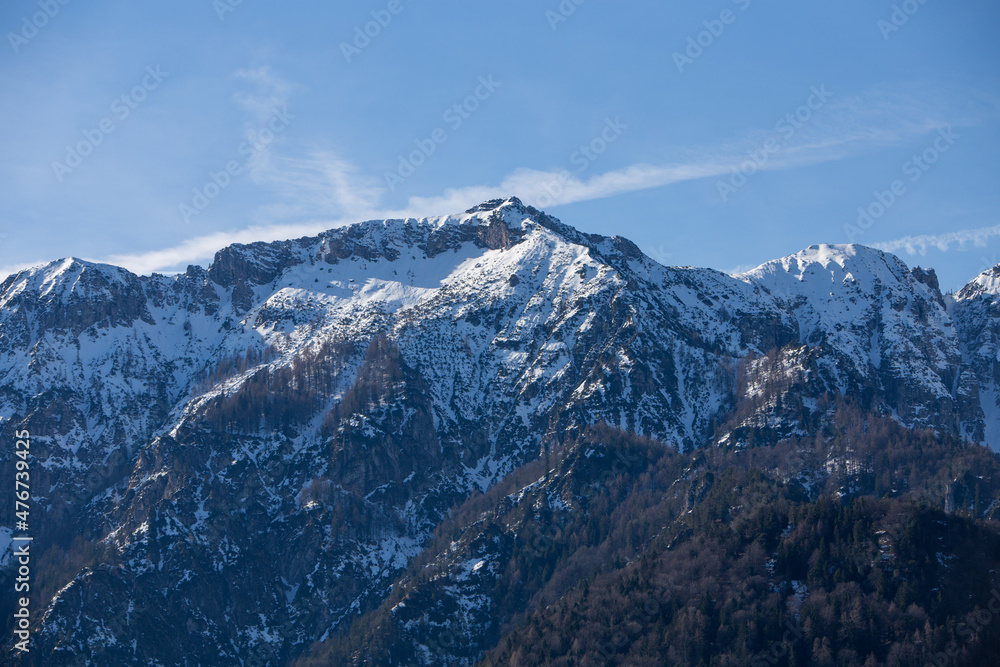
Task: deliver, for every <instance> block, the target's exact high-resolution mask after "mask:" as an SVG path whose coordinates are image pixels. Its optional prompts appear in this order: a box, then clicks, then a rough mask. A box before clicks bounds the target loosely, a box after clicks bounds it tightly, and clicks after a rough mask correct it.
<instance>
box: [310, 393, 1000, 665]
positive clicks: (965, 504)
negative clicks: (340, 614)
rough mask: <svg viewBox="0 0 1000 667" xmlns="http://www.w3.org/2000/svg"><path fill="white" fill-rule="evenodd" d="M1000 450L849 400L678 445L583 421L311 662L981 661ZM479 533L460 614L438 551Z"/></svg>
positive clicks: (466, 547) (490, 496) (997, 544)
mask: <svg viewBox="0 0 1000 667" xmlns="http://www.w3.org/2000/svg"><path fill="white" fill-rule="evenodd" d="M998 465H1000V463H998V459H997V457H996V456H995V455H993V454H991V453H990V452H988V451H987V450H985V449H983V448H981V447H977V446H968V445H964V444H963V443H961V442H960V441H958V440H955V439H952V438H948V437H942V436H938V435H935V434H934V433H932V432H929V431H927V432H923V431H911V430H907V429H905V428H902V427H900V426H899V425H898V424H896V423H895V422H893V421H892V420H891V419H886V418H881V417H877V416H872V415H869V414H866V413H864V412H863V411H862V410H860V409H859V408H857V407H856V406H854V405H851V404H848V403H842V404H840V405H839V406H837V407H836V412H835V417H834V418H833V419H831V420H830V421H829V422H828V423H827V424H826V426H825V427H824V428H823V429H822V430H821V431H820V432H819V433H818V434H817V435H816V436H815V437H813V438H808V439H804V438H803V439H792V440H785V441H781V442H779V443H777V444H776V445H774V446H771V447H758V448H751V449H743V450H734V451H725V450H722V449H712V450H704V451H700V452H697V453H695V454H692V455H683V456H682V455H677V454H675V453H673V451H672V450H671V449H670V448H667V447H664V446H663V445H661V444H659V443H655V442H651V441H648V440H643V439H641V438H637V437H635V436H633V435H631V434H627V433H623V432H620V431H616V430H614V429H610V428H607V427H602V426H598V427H593V428H590V429H588V430H587V431H586V432H585V433H584V434H583V435H582V436H581V437H579V438H578V439H576V440H574V441H573V442H571V443H568V444H566V445H565V446H563V447H561V448H557V449H553V450H552V451H550V452H548V460H539V461H535V462H533V463H531V464H528V465H527V466H524V467H522V468H520V469H518V470H517V471H515V472H514V473H512V475H510V476H509V477H508V478H507V479H505V480H504V481H503V482H501V483H500V484H499V485H498V486H497V487H495V488H493V489H491V490H490V491H489V492H487V493H486V494H481V495H478V496H476V497H473V498H471V499H469V500H468V501H467V502H465V503H463V504H462V505H461V506H459V507H457V508H456V509H455V510H454V511H453V512H452V515H451V517H450V518H449V519H448V520H446V521H445V522H443V523H442V524H441V525H440V526H439V527H438V530H437V531H436V533H435V537H434V539H433V540H432V542H431V543H430V545H429V546H428V547H427V549H426V550H425V551H424V552H423V553H422V554H421V556H419V557H418V558H417V559H415V561H414V562H413V563H412V564H411V567H410V568H409V570H408V571H407V573H406V574H405V575H403V576H402V577H401V578H400V579H398V580H397V583H396V585H395V587H394V590H393V593H392V595H391V596H390V597H389V599H388V600H387V601H386V602H385V604H383V605H382V606H381V607H380V608H379V609H377V610H374V611H372V612H370V613H368V614H366V615H365V616H363V617H360V618H359V619H358V620H357V621H356V622H355V623H354V624H353V625H352V626H351V627H350V628H349V629H348V630H345V631H343V632H341V633H340V634H338V635H336V636H334V637H332V638H331V639H330V640H329V641H328V642H326V643H325V644H322V645H318V646H316V647H314V648H313V650H312V651H311V652H310V653H309V656H308V659H309V660H314V661H318V662H312V663H311V662H303V663H302V664H343V665H362V664H364V665H396V664H423V663H421V662H420V655H419V654H418V653H415V652H414V649H413V646H414V644H423V645H424V646H426V647H428V648H429V649H430V650H431V651H432V654H433V655H435V656H438V657H437V658H435V660H436V662H434V663H433V664H452V663H453V664H463V665H471V664H475V663H477V661H481V662H478V664H481V665H484V666H500V665H505V666H506V665H518V666H527V665H566V666H569V665H580V666H588V665H629V666H632V665H639V666H645V665H649V666H653V665H664V664H669V665H692V666H696V665H706V666H708V665H741V666H742V665H772V664H774V665H782V666H783V667H784V666H787V665H798V666H803V667H805V666H809V667H812V666H814V665H847V666H851V665H856V666H857V667H869V666H871V665H914V666H922V665H924V664H926V663H927V662H932V663H933V662H934V661H936V660H939V659H940V658H941V656H942V655H943V656H944V657H945V658H947V660H948V661H949V662H948V664H954V665H959V664H970V665H978V664H991V663H990V661H989V660H990V656H993V655H997V654H1000V613H997V614H993V613H992V612H990V611H983V610H988V609H989V605H990V604H991V594H993V593H994V592H995V593H996V595H997V596H998V598H997V600H996V601H995V602H992V604H993V605H994V607H995V608H997V609H998V610H1000V576H998V575H997V571H998V570H1000V567H998V566H1000V528H998V525H997V524H996V523H995V522H994V521H992V520H986V519H984V518H983V516H984V513H986V510H989V509H990V508H991V507H994V508H995V504H994V501H996V500H997V499H998V498H1000V489H998V480H1000V476H998V475H997V474H996V473H997V468H998ZM520 490H524V493H525V495H524V496H523V498H522V499H521V500H520V501H519V502H514V501H512V500H511V499H510V498H509V496H511V494H514V497H516V494H517V493H518V492H519V491H520ZM553 498H561V499H562V502H563V503H565V505H566V506H565V507H561V504H556V505H553V503H552V499H553ZM991 512H995V510H991ZM484 545H486V547H484ZM487 547H490V548H492V549H493V550H494V551H496V552H498V553H499V555H500V561H501V565H502V566H501V567H500V568H499V571H498V572H496V574H495V577H494V578H493V579H491V580H490V581H492V584H491V586H492V587H491V589H490V590H489V591H488V593H489V598H490V600H491V605H492V607H491V609H490V611H489V620H487V621H485V622H484V623H483V624H482V625H480V626H476V627H474V628H462V627H457V626H456V625H455V623H454V622H451V621H450V620H449V619H450V618H451V617H449V615H448V613H446V610H447V609H448V606H447V605H448V603H449V600H450V598H449V596H448V595H447V591H446V590H445V589H444V588H442V587H443V586H445V585H446V584H447V582H446V581H445V580H442V579H440V578H439V577H441V575H446V574H447V572H448V569H447V568H448V563H449V562H452V561H450V560H449V558H448V557H446V556H447V555H448V554H452V555H455V554H457V556H455V557H456V558H458V559H462V558H467V557H470V556H475V555H477V554H481V553H484V550H486V551H488V549H487ZM456 549H457V551H456ZM400 602H403V603H405V604H404V605H403V606H401V607H397V605H398V604H399V603H400ZM394 607H397V608H396V609H395V610H393V608H394ZM977 612H978V613H980V616H981V618H980V619H979V621H982V620H984V619H985V618H986V616H989V617H990V623H982V622H978V625H977V624H976V623H977V621H976V616H975V615H976V613H977ZM428 613H429V615H427V614H428ZM969 614H972V617H969V616H968V615H969ZM973 629H975V631H973ZM950 642H951V643H950ZM949 652H950V653H949ZM939 654H940V655H939ZM445 656H451V657H450V658H446V657H445Z"/></svg>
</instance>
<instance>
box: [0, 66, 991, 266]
mask: <svg viewBox="0 0 1000 667" xmlns="http://www.w3.org/2000/svg"><path fill="white" fill-rule="evenodd" d="M236 75H237V77H239V78H241V79H244V80H246V81H247V82H248V83H250V84H252V87H253V88H254V92H252V93H245V94H240V95H238V96H236V98H235V101H236V103H237V104H238V105H240V106H241V107H243V108H244V109H245V110H246V111H247V113H248V114H249V115H250V116H251V117H252V120H248V122H247V130H248V132H250V131H252V130H253V128H255V127H257V126H259V124H260V122H261V120H262V119H265V118H267V116H268V115H269V114H271V113H273V110H274V109H275V108H276V107H279V106H284V105H285V104H286V103H287V100H288V96H289V95H290V93H291V92H292V91H293V90H294V88H295V86H294V84H291V83H288V82H286V81H284V80H283V79H281V78H280V77H279V76H277V75H276V74H275V73H274V72H273V71H271V70H270V69H268V68H258V69H254V70H241V71H239V72H237V74H236ZM833 93H834V95H833V98H832V99H831V100H830V101H829V103H827V104H825V105H824V106H823V108H822V110H821V112H819V113H816V114H815V116H814V117H812V118H810V120H809V122H808V123H805V124H803V125H802V126H801V127H799V128H798V129H797V130H796V132H795V133H794V134H793V136H792V137H791V138H790V139H789V140H787V141H783V142H782V145H781V149H780V151H778V152H776V153H775V154H774V155H772V156H771V157H770V159H768V160H767V161H766V163H764V164H762V165H760V169H759V170H760V171H778V170H787V169H795V168H801V167H805V166H810V165H816V164H822V163H825V162H831V161H837V160H843V159H846V158H849V157H854V156H858V155H863V154H866V153H869V152H873V151H877V150H880V149H883V148H885V147H891V146H895V145H901V144H904V143H906V142H909V141H912V140H914V139H916V138H918V137H921V136H923V135H925V134H928V133H931V132H934V131H936V130H938V129H941V128H944V127H948V126H962V125H970V124H975V123H978V122H979V121H980V120H981V118H982V116H983V115H984V114H987V115H990V114H995V113H996V112H997V110H998V108H1000V105H998V104H997V101H996V100H995V99H993V98H992V97H989V96H987V97H985V98H984V97H982V96H980V97H976V96H975V95H965V94H956V92H955V91H953V90H950V89H946V88H940V89H935V88H933V87H928V86H922V87H918V86H911V87H896V88H893V89H876V90H870V91H867V92H865V93H863V94H859V95H838V94H837V91H836V90H834V91H833ZM955 100H965V101H966V103H963V104H958V103H956V102H955ZM795 111H796V109H795V108H794V107H793V108H790V109H788V113H792V114H794V113H795ZM780 121H781V118H780V117H779V118H776V126H775V127H765V128H759V129H756V130H749V131H746V132H744V133H743V135H742V136H741V137H739V138H738V139H735V140H731V141H729V142H723V143H719V144H717V145H714V146H701V147H693V148H691V147H689V148H684V149H679V150H678V155H679V156H680V157H678V158H677V159H674V160H671V161H667V162H664V163H661V164H648V163H637V164H631V165H627V166H625V167H621V168H617V169H611V170H608V171H604V172H602V173H593V174H592V172H593V169H592V168H591V169H588V170H586V172H585V173H580V172H571V171H569V170H568V169H566V168H553V169H547V170H540V169H534V168H520V169H516V170H514V171H513V172H511V173H509V174H508V175H507V176H505V177H504V178H502V179H501V180H500V181H499V182H498V183H494V184H480V185H470V186H465V187H459V188H447V189H445V190H444V191H443V192H441V193H439V194H436V195H429V196H426V195H417V196H412V197H410V198H408V199H407V200H406V202H405V203H404V204H403V205H401V206H400V205H397V206H387V205H385V204H384V203H383V200H384V199H385V198H386V197H387V195H388V192H387V191H386V188H385V187H384V185H383V184H382V182H381V180H380V179H378V178H377V177H375V176H374V175H370V174H365V173H362V172H361V170H359V169H358V168H357V167H356V166H355V165H353V164H352V163H351V162H350V161H348V160H346V159H344V158H343V157H341V156H339V155H338V154H336V153H335V152H333V151H322V150H315V149H307V148H303V147H301V146H292V145H288V144H282V145H281V146H280V147H279V146H278V145H277V144H274V145H271V146H268V147H267V148H268V150H265V151H262V153H261V155H259V156H258V158H257V159H256V160H255V161H254V164H253V168H252V170H251V177H252V178H253V180H254V182H255V183H256V184H258V185H259V186H261V187H263V188H267V189H268V190H270V191H272V192H273V193H274V198H273V199H274V200H273V201H272V202H271V203H268V204H266V205H263V206H261V207H260V208H259V209H258V211H257V213H256V215H255V217H254V220H255V222H254V224H253V225H251V226H248V227H246V228H242V229H234V230H232V231H226V232H215V233H212V234H207V235H203V236H198V237H194V238H190V239H187V240H185V241H183V242H181V243H179V244H176V245H174V246H171V247H169V248H165V249H158V250H153V251H149V252H141V253H134V254H127V255H112V256H108V257H103V258H100V261H105V262H109V263H115V264H120V265H122V266H125V267H126V268H129V269H130V270H132V271H136V272H138V273H149V272H153V271H169V270H180V269H182V268H183V267H184V266H186V265H187V264H198V263H204V262H206V261H209V260H210V259H211V258H212V256H213V255H214V253H215V251H217V250H218V249H220V248H222V247H224V246H226V245H229V244H231V243H247V242H252V241H270V240H276V239H281V238H291V237H295V236H302V235H310V234H315V233H318V232H320V231H322V230H325V229H330V228H333V227H338V226H342V225H345V224H349V223H352V222H358V221H361V220H366V219H380V218H404V217H430V216H436V215H443V214H448V213H454V212H458V211H463V210H465V209H467V208H469V207H471V206H474V205H476V204H478V203H480V202H482V201H485V200H487V199H493V198H497V197H505V196H509V195H517V196H518V197H520V198H521V199H522V200H524V201H525V202H526V203H531V204H534V205H536V206H539V207H540V208H553V207H558V206H561V205H567V204H574V203H579V202H585V201H591V200H597V199H604V198H608V197H614V196H617V195H622V194H626V193H630V192H637V191H642V190H650V189H654V188H661V187H667V186H670V185H673V184H677V183H681V182H685V181H693V180H697V179H704V178H718V177H727V176H729V175H730V174H732V173H733V172H734V171H736V170H738V169H740V168H741V166H742V165H743V164H744V163H745V161H746V160H747V154H748V151H753V150H754V149H755V148H758V147H759V146H761V145H762V142H764V141H766V140H767V139H768V138H769V137H773V136H774V135H775V132H776V131H777V130H776V127H777V124H778V123H780ZM279 149H280V150H279ZM569 162H570V161H569V156H567V164H569ZM998 229H1000V227H989V228H983V229H979V230H965V231H960V232H950V233H947V234H941V235H934V236H914V237H906V238H904V239H898V240H896V241H891V242H887V243H884V244H881V245H879V246H878V247H881V248H883V249H888V250H890V251H895V250H905V251H906V252H910V253H923V252H926V251H927V249H928V248H931V247H936V248H942V249H947V248H951V247H953V246H955V245H958V246H959V247H964V246H965V245H967V244H970V243H971V244H973V245H976V246H980V245H982V244H983V243H985V241H986V239H988V238H992V237H993V236H996V235H998V234H1000V231H998ZM11 268H14V267H8V270H10V269H11ZM2 272H3V269H0V273H2Z"/></svg>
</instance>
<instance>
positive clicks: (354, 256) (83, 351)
mask: <svg viewBox="0 0 1000 667" xmlns="http://www.w3.org/2000/svg"><path fill="white" fill-rule="evenodd" d="M991 275H992V277H991V276H989V275H987V274H984V276H981V277H980V279H979V280H977V281H976V282H975V283H973V284H971V285H970V286H969V287H967V288H966V289H965V290H963V291H962V292H961V293H960V294H959V295H957V296H956V297H955V300H954V302H953V303H950V304H949V303H946V301H945V299H944V297H943V296H942V295H941V293H940V291H939V289H938V287H937V282H936V278H935V277H934V275H933V272H931V271H923V270H920V269H914V270H910V269H908V268H907V267H906V266H905V265H904V264H903V263H902V262H901V261H900V260H899V259H897V258H896V257H894V256H892V255H888V254H885V253H881V252H879V251H876V250H872V249H869V248H865V247H863V246H827V245H824V246H813V247H812V248H809V249H807V250H805V251H803V252H801V253H799V254H797V255H793V256H791V257H787V258H784V259H781V260H776V261H774V262H769V263H767V264H764V265H763V266H761V267H759V268H757V269H755V270H753V271H750V272H748V273H745V274H742V275H739V276H729V275H726V274H723V273H720V272H717V271H713V270H709V269H697V268H670V267H664V266H661V265H659V264H658V263H656V262H654V261H653V260H651V259H649V258H648V257H646V256H645V255H643V254H642V253H641V252H640V251H639V249H638V248H637V247H636V246H635V245H634V244H632V243H631V242H629V241H627V240H625V239H622V238H618V237H611V238H608V237H602V236H596V235H589V234H582V233H580V232H578V231H577V230H575V229H573V228H572V227H569V226H567V225H565V224H563V223H561V222H559V221H558V220H556V219H554V218H552V217H550V216H548V215H546V214H544V213H542V212H540V211H538V210H536V209H534V208H532V207H528V206H525V205H523V204H522V203H521V202H520V201H518V200H517V199H514V198H512V199H508V200H503V201H501V200H496V201H491V202H486V203H484V204H482V205H480V206H478V207H476V208H473V209H470V210H469V211H467V212H466V213H464V214H461V215H453V216H448V217H443V218H434V219H422V220H412V219H411V220H386V221H370V222H364V223H360V224H357V225H353V226H350V227H345V228H342V229H335V230H330V231H328V232H325V233H323V234H321V235H319V236H317V237H310V238H303V239H297V240H292V241H284V242H276V243H257V244H252V245H238V246H231V247H229V248H226V249H223V250H221V251H220V252H219V253H218V254H217V255H216V257H215V260H214V262H213V263H212V265H211V267H210V268H209V269H207V270H205V269H202V268H199V267H190V268H189V269H188V271H187V272H186V273H185V274H182V275H179V276H173V277H165V276H158V275H154V276H149V277H140V276H135V275H133V274H131V273H129V272H128V271H125V270H123V269H120V268H117V267H111V266H105V265H98V264H93V263H89V262H83V261H79V260H74V259H67V260H61V261H57V262H53V263H51V264H49V265H46V266H43V267H39V268H35V269H30V270H26V271H22V272H21V273H18V274H16V275H13V276H10V277H8V278H7V279H6V280H5V281H4V282H3V283H2V285H0V419H2V425H0V437H3V438H5V439H6V440H7V441H10V439H11V436H12V433H13V432H14V431H15V430H20V429H29V430H30V431H31V433H32V454H33V462H32V489H33V498H32V503H33V505H34V507H35V509H34V512H33V514H32V531H33V534H34V535H35V536H36V546H37V547H39V548H41V546H42V545H45V544H48V545H57V546H54V547H51V548H52V549H53V550H54V549H58V551H51V552H50V553H51V554H52V555H50V557H49V560H48V561H45V564H44V566H43V565H39V567H45V568H47V569H46V570H45V572H46V579H45V581H46V583H45V584H44V585H45V586H46V588H43V589H42V590H41V591H40V592H39V595H41V596H42V597H41V598H40V599H39V604H40V605H42V606H43V607H44V612H43V613H40V614H39V619H40V620H39V621H38V625H37V629H36V633H35V638H36V639H35V641H36V649H37V651H36V653H37V654H40V655H45V656H47V657H48V659H49V660H51V661H52V663H50V664H62V663H69V662H71V659H72V658H73V657H74V656H89V657H90V658H91V659H93V660H95V661H97V662H99V663H102V664H134V663H136V662H143V663H146V664H182V663H183V662H184V660H188V661H189V662H191V663H195V664H273V663H279V662H282V661H287V660H288V659H290V658H291V657H294V656H296V655H298V654H299V653H300V652H301V651H302V650H303V648H304V647H306V646H307V645H309V644H310V643H312V642H314V641H316V640H318V639H321V638H323V637H326V636H328V635H329V634H330V633H332V632H335V631H337V630H338V629H340V628H341V627H342V626H343V624H344V623H345V620H346V619H349V618H350V617H351V616H352V615H353V614H354V613H356V612H357V611H359V610H364V609H368V608H371V607H372V606H374V605H377V604H378V603H379V602H381V600H383V599H384V598H385V597H386V595H387V594H388V591H389V588H390V585H391V584H392V582H393V580H394V577H395V576H396V575H397V574H398V572H399V571H400V570H401V569H402V568H403V567H404V566H405V564H406V562H407V560H408V559H409V558H410V557H412V556H414V555H415V554H417V553H418V552H419V551H420V548H421V545H422V544H424V543H425V540H426V539H427V537H428V536H429V535H430V532H431V531H432V529H433V528H434V526H436V525H437V524H438V523H440V521H441V520H442V519H443V518H444V517H445V516H446V514H447V511H448V508H449V507H451V506H453V505H455V504H456V503H458V502H460V501H462V500H464V499H466V498H468V497H469V496H470V495H471V494H473V493H477V492H481V491H485V490H487V489H488V488H490V487H491V486H493V485H494V484H495V483H497V482H498V481H499V480H501V479H502V478H503V477H504V476H505V475H506V474H507V473H509V472H510V471H512V470H514V469H515V468H516V467H518V466H520V465H522V464H524V463H526V462H528V461H531V460H533V459H536V458H538V457H539V455H540V454H542V453H544V452H545V451H547V450H548V449H549V448H550V447H553V446H556V445H558V444H559V443H561V442H563V441H564V440H565V439H566V438H567V437H570V436H572V435H574V434H577V433H579V432H581V431H582V430H583V429H584V428H586V427H588V426H591V425H594V424H598V423H602V422H603V423H606V424H608V425H611V426H614V427H617V428H620V429H623V430H625V431H630V432H633V433H635V434H638V435H642V436H648V437H650V438H654V439H656V440H659V441H662V442H664V443H667V444H668V445H670V446H672V447H675V448H676V449H677V450H679V451H690V450H694V449H697V448H699V447H706V446H712V445H714V444H715V443H721V444H723V445H726V446H736V447H739V446H744V445H746V444H747V433H748V432H750V431H754V432H757V433H759V432H761V431H762V430H763V431H768V430H770V431H773V433H774V434H775V435H774V437H785V436H788V435H791V434H796V433H798V432H800V431H802V429H803V426H802V423H803V421H802V420H803V419H804V418H805V417H808V416H813V417H815V416H817V415H821V413H822V411H823V409H824V407H823V406H824V402H823V397H824V396H830V395H849V396H852V397H856V398H857V399H858V400H859V401H860V402H862V403H863V404H864V405H865V406H866V407H867V408H870V409H872V410H874V411H877V412H881V413H882V414H885V415H889V416H892V417H893V418H895V419H897V420H898V421H899V422H900V423H901V424H903V425H905V426H907V427H929V428H933V429H938V430H939V431H943V432H947V433H952V434H956V435H959V436H961V437H964V438H966V439H968V440H971V441H973V442H985V443H987V444H989V445H990V446H991V447H993V448H994V449H997V450H1000V424H998V423H997V419H998V416H1000V409H998V408H997V405H996V404H997V400H998V397H1000V390H998V387H1000V380H998V379H1000V376H998V375H997V374H996V371H995V369H996V368H997V362H996V360H997V352H998V350H997V341H998V333H1000V328H998V327H1000V325H998V321H1000V319H998V318H1000V315H998V314H997V313H996V312H994V311H995V308H994V305H993V304H994V300H995V298H996V295H997V291H996V275H997V274H996V272H994V273H993V274H991ZM792 388H796V391H795V394H796V396H798V398H797V399H796V400H797V401H798V402H797V403H796V402H795V401H792V400H788V395H789V393H790V392H791V390H792ZM793 404H794V410H793V409H792V406H793ZM3 456H4V457H5V458H4V459H3V460H2V462H0V463H2V468H3V470H4V472H5V474H12V469H13V465H14V461H13V457H12V454H11V451H10V449H4V453H3ZM0 521H3V522H4V525H6V526H7V528H6V529H2V528H0V531H5V532H0V537H2V536H3V535H7V536H9V535H10V534H11V527H12V526H13V523H12V521H13V517H12V516H7V515H3V516H0ZM2 542H3V540H0V545H2ZM10 554H11V551H10V548H9V547H8V549H7V551H6V552H5V553H4V555H3V558H4V563H5V564H9V563H10ZM471 567H473V568H475V564H473V565H472V566H471ZM473 571H476V572H478V570H470V576H471V572H473ZM164 625H166V626H167V627H176V628H187V632H186V634H184V635H183V636H178V637H170V638H164V637H163V636H162V627H164Z"/></svg>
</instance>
